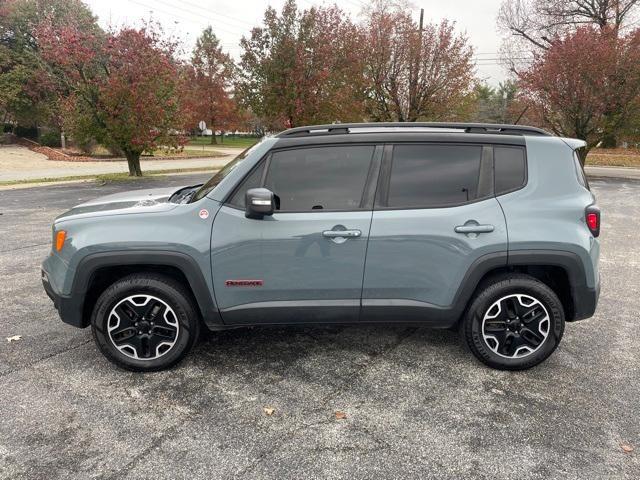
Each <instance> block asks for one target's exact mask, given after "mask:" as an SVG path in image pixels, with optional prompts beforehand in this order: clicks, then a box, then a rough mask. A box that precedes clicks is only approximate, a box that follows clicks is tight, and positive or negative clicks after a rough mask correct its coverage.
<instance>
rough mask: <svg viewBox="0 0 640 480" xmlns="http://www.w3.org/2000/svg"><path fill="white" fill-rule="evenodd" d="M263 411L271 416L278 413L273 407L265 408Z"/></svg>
mask: <svg viewBox="0 0 640 480" xmlns="http://www.w3.org/2000/svg"><path fill="white" fill-rule="evenodd" d="M262 410H263V411H264V413H265V414H267V415H269V416H271V415H273V412H275V411H276V409H275V408H273V407H264V408H263V409H262Z"/></svg>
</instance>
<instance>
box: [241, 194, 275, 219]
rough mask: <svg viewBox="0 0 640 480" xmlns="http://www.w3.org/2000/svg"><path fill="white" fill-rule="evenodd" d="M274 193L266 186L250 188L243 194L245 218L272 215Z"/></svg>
mask: <svg viewBox="0 0 640 480" xmlns="http://www.w3.org/2000/svg"><path fill="white" fill-rule="evenodd" d="M275 203H276V202H275V195H274V194H273V192H272V191H271V190H268V189H266V188H250V189H249V190H247V193H245V194H244V204H245V212H244V215H245V217H247V218H256V219H259V218H262V217H264V216H265V215H273V211H274V210H275Z"/></svg>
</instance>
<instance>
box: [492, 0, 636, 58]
mask: <svg viewBox="0 0 640 480" xmlns="http://www.w3.org/2000/svg"><path fill="white" fill-rule="evenodd" d="M639 6H640V0H505V1H504V2H503V3H502V5H501V7H500V10H499V13H498V26H499V27H500V28H501V29H502V31H503V32H505V33H509V34H511V35H512V36H513V37H515V38H517V39H520V40H523V41H524V43H525V44H526V45H528V46H529V47H536V48H540V49H547V48H549V47H550V46H551V44H552V39H553V38H555V37H556V36H558V35H563V34H567V33H572V32H573V31H575V29H576V28H577V27H579V26H587V25H592V26H594V27H597V28H599V29H601V30H603V29H606V30H608V31H612V30H613V31H614V32H618V31H619V30H620V29H622V28H624V27H625V26H626V25H628V24H631V23H632V22H633V21H634V20H636V19H637V15H638V7H639Z"/></svg>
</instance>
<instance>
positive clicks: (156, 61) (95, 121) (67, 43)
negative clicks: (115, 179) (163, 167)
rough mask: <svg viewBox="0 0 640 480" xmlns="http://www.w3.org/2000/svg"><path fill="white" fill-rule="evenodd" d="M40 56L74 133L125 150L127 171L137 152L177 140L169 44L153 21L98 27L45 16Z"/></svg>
mask: <svg viewBox="0 0 640 480" xmlns="http://www.w3.org/2000/svg"><path fill="white" fill-rule="evenodd" d="M37 36H38V41H39V43H40V46H41V50H42V57H43V59H44V60H45V61H46V62H47V63H48V65H49V73H50V75H51V76H52V78H55V79H56V80H57V82H58V86H59V88H58V92H59V94H60V95H61V96H63V97H64V102H63V103H64V105H65V108H64V110H63V114H64V115H65V119H64V120H65V125H66V126H67V129H68V130H69V131H70V133H71V134H72V136H77V137H85V138H86V137H90V138H94V139H95V140H97V141H98V142H100V143H102V144H104V145H106V146H107V147H109V148H112V149H117V150H119V151H121V152H122V153H124V155H125V156H126V158H127V161H128V164H129V174H130V175H137V176H139V175H142V171H141V168H140V155H141V154H142V152H144V151H147V150H152V149H154V148H155V147H156V146H157V145H160V144H161V145H169V146H177V145H178V144H179V142H180V141H181V139H180V138H179V137H178V136H177V135H175V133H176V132H177V130H178V129H179V128H180V127H182V119H181V118H180V112H181V108H180V105H179V96H178V94H177V93H178V81H179V78H178V69H177V66H176V64H175V61H174V59H173V53H174V44H173V43H172V42H170V41H166V40H163V39H162V38H161V35H160V32H159V31H158V30H156V29H154V28H153V27H147V28H142V29H139V30H138V29H131V28H126V29H123V30H121V31H119V32H116V33H109V34H102V33H96V32H92V31H89V32H87V31H83V30H80V29H77V28H74V27H57V26H56V25H54V24H53V23H51V22H45V23H43V24H42V25H40V27H39V28H38V30H37Z"/></svg>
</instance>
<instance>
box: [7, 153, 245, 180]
mask: <svg viewBox="0 0 640 480" xmlns="http://www.w3.org/2000/svg"><path fill="white" fill-rule="evenodd" d="M241 151H242V149H238V148H217V149H216V152H219V153H223V154H224V156H222V157H215V158H176V159H171V160H153V159H146V158H143V159H141V161H140V163H141V166H142V172H143V173H144V172H145V171H150V170H176V169H183V168H184V169H193V168H202V169H203V170H212V171H213V170H218V169H219V168H221V167H222V166H224V165H225V164H226V163H227V162H229V160H231V159H232V158H233V157H235V156H236V155H237V154H238V153H240V152H241ZM204 155H206V152H205V153H204ZM128 171H129V169H128V167H127V162H126V161H96V162H63V161H54V160H48V159H47V158H46V157H45V156H44V155H42V154H40V153H36V152H32V151H31V150H29V149H27V148H25V147H21V146H16V145H2V146H0V182H7V181H16V180H36V179H41V178H65V177H71V176H76V175H77V176H81V175H102V174H106V173H125V172H128Z"/></svg>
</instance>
